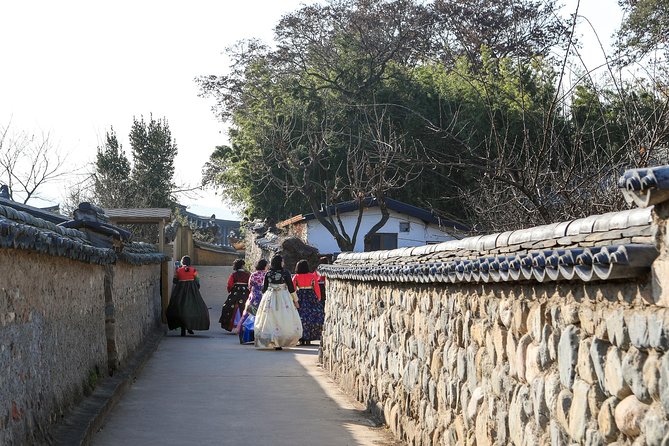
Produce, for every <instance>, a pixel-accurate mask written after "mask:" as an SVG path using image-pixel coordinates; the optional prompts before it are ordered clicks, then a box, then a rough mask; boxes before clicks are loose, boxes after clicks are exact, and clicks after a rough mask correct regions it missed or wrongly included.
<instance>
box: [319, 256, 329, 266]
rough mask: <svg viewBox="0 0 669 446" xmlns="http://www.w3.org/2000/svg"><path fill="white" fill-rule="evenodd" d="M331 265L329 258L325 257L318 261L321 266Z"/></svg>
mask: <svg viewBox="0 0 669 446" xmlns="http://www.w3.org/2000/svg"><path fill="white" fill-rule="evenodd" d="M329 263H330V259H328V258H327V257H325V256H323V257H321V258H320V259H318V264H319V265H328V264H329Z"/></svg>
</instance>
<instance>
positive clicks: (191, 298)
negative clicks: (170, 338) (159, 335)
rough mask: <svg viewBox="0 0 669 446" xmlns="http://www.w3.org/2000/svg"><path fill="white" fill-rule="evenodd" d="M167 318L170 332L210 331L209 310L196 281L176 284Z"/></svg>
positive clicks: (166, 314) (168, 307) (166, 312)
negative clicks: (178, 330) (177, 329)
mask: <svg viewBox="0 0 669 446" xmlns="http://www.w3.org/2000/svg"><path fill="white" fill-rule="evenodd" d="M165 317H166V318H167V326H168V327H169V329H170V330H174V329H175V328H184V329H186V330H209V309H208V308H207V304H205V303H204V300H203V299H202V295H201V294H200V290H199V289H198V287H197V284H196V283H195V281H193V280H184V281H179V282H177V283H176V284H174V287H173V288H172V296H171V297H170V303H169V305H168V306H167V310H166V311H165Z"/></svg>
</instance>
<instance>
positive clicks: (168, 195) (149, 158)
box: [93, 117, 177, 208]
mask: <svg viewBox="0 0 669 446" xmlns="http://www.w3.org/2000/svg"><path fill="white" fill-rule="evenodd" d="M129 138H130V150H131V153H132V161H133V162H132V164H131V162H130V160H129V159H128V157H127V156H126V154H125V152H124V151H123V148H122V147H121V145H120V144H119V142H118V138H117V137H116V132H115V131H114V129H113V128H112V129H110V131H109V132H107V134H106V138H105V143H104V145H103V146H102V147H98V152H97V156H96V160H95V172H94V173H93V181H94V183H93V186H94V190H95V193H94V196H95V199H96V202H97V203H98V204H99V205H100V206H102V207H110V208H113V207H157V208H159V207H169V208H171V207H173V205H174V199H173V191H174V183H173V177H174V157H175V156H176V154H177V146H176V143H175V142H174V140H173V139H172V134H171V132H170V128H169V125H168V123H167V120H165V119H162V120H156V119H154V118H153V117H151V118H150V120H149V122H148V123H147V122H146V121H145V120H144V118H143V117H140V118H139V119H138V118H133V124H132V127H131V130H130V135H129Z"/></svg>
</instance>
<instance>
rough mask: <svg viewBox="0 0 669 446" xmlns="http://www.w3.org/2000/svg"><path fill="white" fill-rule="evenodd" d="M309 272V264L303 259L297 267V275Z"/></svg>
mask: <svg viewBox="0 0 669 446" xmlns="http://www.w3.org/2000/svg"><path fill="white" fill-rule="evenodd" d="M308 272H309V262H307V261H306V260H304V259H302V260H300V261H299V262H297V265H295V274H307V273H308Z"/></svg>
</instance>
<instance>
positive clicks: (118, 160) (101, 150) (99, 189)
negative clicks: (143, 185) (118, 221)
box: [93, 128, 135, 208]
mask: <svg viewBox="0 0 669 446" xmlns="http://www.w3.org/2000/svg"><path fill="white" fill-rule="evenodd" d="M93 189H94V191H95V197H94V199H95V202H96V203H97V204H99V205H100V206H102V207H103V208H121V207H127V206H129V205H130V204H131V202H132V200H133V197H134V194H135V190H134V184H133V182H132V179H131V177H130V161H129V160H128V158H127V157H126V156H125V153H124V152H123V149H122V147H121V145H120V144H119V142H118V139H117V137H116V132H115V131H114V129H113V128H111V129H110V131H109V132H107V134H106V135H105V143H104V145H103V146H102V147H98V152H97V156H96V159H95V172H94V173H93Z"/></svg>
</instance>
